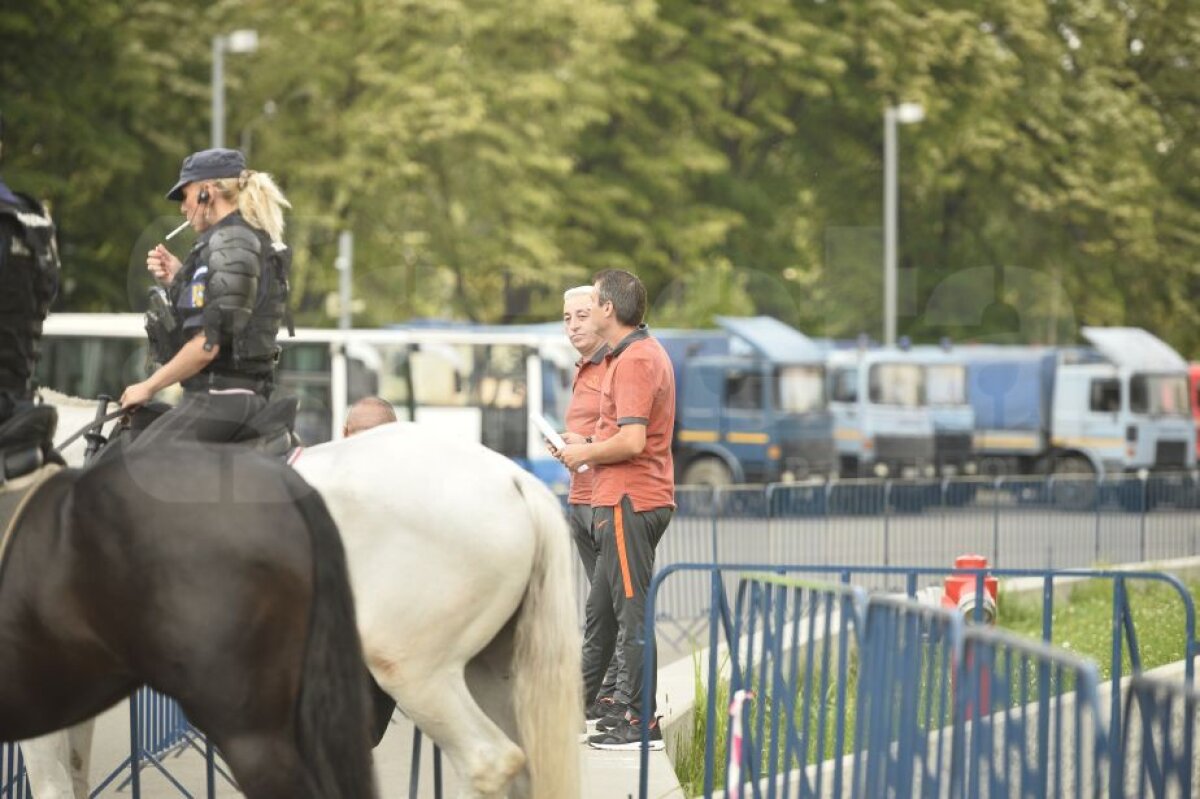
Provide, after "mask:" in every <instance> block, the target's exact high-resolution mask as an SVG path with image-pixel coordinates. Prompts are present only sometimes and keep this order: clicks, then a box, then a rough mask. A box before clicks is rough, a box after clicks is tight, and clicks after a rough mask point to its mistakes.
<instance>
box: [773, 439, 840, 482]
mask: <svg viewBox="0 0 1200 799" xmlns="http://www.w3.org/2000/svg"><path fill="white" fill-rule="evenodd" d="M834 462H835V460H834V445H833V441H832V440H831V439H798V440H797V439H791V440H788V439H785V440H784V441H783V468H784V469H785V470H786V471H790V472H791V473H792V474H793V475H795V477H796V479H797V480H803V479H805V478H806V477H813V476H815V475H827V474H830V473H831V472H833V470H834Z"/></svg>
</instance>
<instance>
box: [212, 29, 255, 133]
mask: <svg viewBox="0 0 1200 799" xmlns="http://www.w3.org/2000/svg"><path fill="white" fill-rule="evenodd" d="M257 49H258V31H256V30H248V29H247V30H237V31H234V32H233V33H230V34H228V35H224V36H222V35H218V36H214V37H213V40H212V146H213V147H224V146H225V53H226V51H228V52H230V53H253V52H254V51H255V50H257Z"/></svg>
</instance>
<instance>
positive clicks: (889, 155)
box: [883, 103, 925, 347]
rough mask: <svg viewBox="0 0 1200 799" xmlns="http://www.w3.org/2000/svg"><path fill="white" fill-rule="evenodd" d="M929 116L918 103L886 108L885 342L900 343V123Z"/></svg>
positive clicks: (917, 120)
mask: <svg viewBox="0 0 1200 799" xmlns="http://www.w3.org/2000/svg"><path fill="white" fill-rule="evenodd" d="M924 118H925V109H924V108H923V107H922V106H921V105H919V104H917V103H901V104H900V105H894V106H892V105H890V106H888V107H887V108H886V109H884V111H883V343H884V344H885V345H886V346H889V347H892V346H895V344H896V294H897V287H896V283H897V268H896V250H897V239H898V234H897V228H898V222H897V206H898V205H899V203H898V200H897V194H898V189H897V177H896V175H897V171H898V166H897V162H898V160H899V158H898V156H897V153H896V125H897V124H900V125H911V124H914V123H916V122H920V121H921V120H922V119H924Z"/></svg>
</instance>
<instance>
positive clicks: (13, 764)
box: [0, 743, 33, 799]
mask: <svg viewBox="0 0 1200 799" xmlns="http://www.w3.org/2000/svg"><path fill="white" fill-rule="evenodd" d="M32 796H33V793H32V791H31V790H30V787H29V780H28V779H27V778H26V776H25V763H24V761H23V760H22V759H21V750H20V749H19V748H18V747H17V745H16V744H15V743H0V799H31V797H32Z"/></svg>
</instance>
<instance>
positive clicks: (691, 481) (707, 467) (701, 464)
mask: <svg viewBox="0 0 1200 799" xmlns="http://www.w3.org/2000/svg"><path fill="white" fill-rule="evenodd" d="M683 484H684V485H693V486H708V487H709V488H727V487H728V486H731V485H733V474H732V473H731V472H730V471H729V467H728V466H726V465H725V462H724V461H722V460H720V459H718V458H696V460H694V461H692V462H691V463H689V464H688V466H687V468H686V469H684V470H683Z"/></svg>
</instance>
